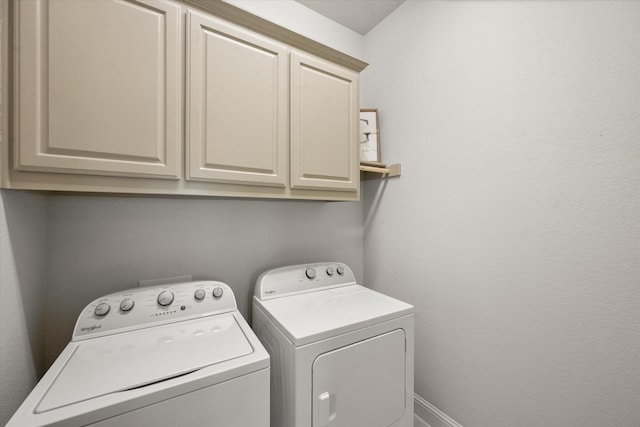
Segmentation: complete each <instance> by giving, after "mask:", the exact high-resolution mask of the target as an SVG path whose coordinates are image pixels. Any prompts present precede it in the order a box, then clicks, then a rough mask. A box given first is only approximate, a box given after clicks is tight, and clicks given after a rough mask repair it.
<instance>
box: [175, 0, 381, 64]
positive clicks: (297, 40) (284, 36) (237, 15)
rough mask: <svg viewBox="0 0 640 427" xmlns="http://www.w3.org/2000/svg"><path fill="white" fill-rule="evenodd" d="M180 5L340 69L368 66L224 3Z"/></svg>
mask: <svg viewBox="0 0 640 427" xmlns="http://www.w3.org/2000/svg"><path fill="white" fill-rule="evenodd" d="M180 2H181V3H183V4H186V5H189V6H193V7H196V8H198V9H200V10H203V11H205V12H207V13H209V14H211V15H214V16H217V17H219V18H223V19H225V20H227V21H229V22H233V23H234V24H237V25H240V26H243V27H245V28H248V29H250V30H253V31H256V32H259V33H261V34H263V35H265V36H268V37H270V38H272V39H275V40H278V41H280V42H283V43H286V44H288V45H289V46H292V47H295V48H297V49H301V50H303V51H305V52H308V53H311V54H313V55H316V56H318V57H320V58H323V59H326V60H329V61H332V62H335V63H336V64H339V65H342V66H344V67H347V68H349V69H351V70H354V71H357V72H360V71H362V70H364V69H365V68H366V67H367V66H368V65H369V64H367V63H366V62H364V61H361V60H359V59H357V58H354V57H352V56H350V55H347V54H345V53H343V52H340V51H338V50H336V49H333V48H331V47H329V46H326V45H324V44H322V43H319V42H317V41H315V40H312V39H310V38H308V37H305V36H303V35H300V34H298V33H296V32H294V31H291V30H289V29H287V28H284V27H282V26H280V25H278V24H274V23H273V22H271V21H268V20H266V19H264V18H261V17H259V16H256V15H253V14H252V13H250V12H247V11H246V10H243V9H240V8H239V7H237V6H234V5H232V4H229V3H226V2H224V1H222V0H180Z"/></svg>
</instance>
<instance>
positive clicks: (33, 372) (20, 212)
mask: <svg viewBox="0 0 640 427" xmlns="http://www.w3.org/2000/svg"><path fill="white" fill-rule="evenodd" d="M46 212H47V209H46V196H43V195H40V194H33V193H31V194H30V193H24V192H16V191H7V190H0V425H5V424H6V422H7V421H8V420H9V418H10V417H11V415H13V412H14V411H15V410H16V409H17V408H18V406H19V405H20V403H22V400H24V398H25V397H26V396H27V394H29V392H30V391H31V389H32V388H33V386H34V385H35V384H36V382H37V381H38V379H39V378H40V376H41V375H42V374H43V373H44V366H45V359H44V339H43V338H44V335H43V333H44V324H43V315H42V307H43V305H44V303H45V302H44V291H45V280H44V277H45V268H46V260H47V252H46V242H47V227H46Z"/></svg>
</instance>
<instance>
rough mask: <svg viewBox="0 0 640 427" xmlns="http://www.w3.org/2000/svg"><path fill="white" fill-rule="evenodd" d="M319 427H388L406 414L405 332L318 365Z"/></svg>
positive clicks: (339, 351)
mask: <svg viewBox="0 0 640 427" xmlns="http://www.w3.org/2000/svg"><path fill="white" fill-rule="evenodd" d="M312 369H313V427H325V426H331V427H353V426H368V427H388V426H390V425H393V424H394V423H395V422H396V421H398V420H399V419H400V418H402V415H403V414H404V412H405V390H406V383H405V381H406V350H405V332H404V330H402V329H396V330H394V331H391V332H387V333H385V334H382V335H378V336H375V337H373V338H369V339H367V340H364V341H360V342H357V343H355V344H352V345H349V346H346V347H342V348H339V349H336V350H333V351H330V352H327V353H323V354H321V355H320V356H318V357H317V358H316V360H315V361H314V362H313V368H312Z"/></svg>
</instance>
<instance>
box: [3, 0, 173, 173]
mask: <svg viewBox="0 0 640 427" xmlns="http://www.w3.org/2000/svg"><path fill="white" fill-rule="evenodd" d="M15 4H16V14H17V16H16V22H17V25H16V36H17V38H18V46H19V47H20V49H19V50H18V51H17V58H16V73H15V76H16V84H17V92H16V93H15V98H16V101H17V108H16V111H17V117H16V126H15V128H14V129H15V131H16V134H15V137H16V138H15V140H16V141H17V146H16V147H15V149H14V167H15V168H16V169H18V170H27V171H37V172H62V173H72V174H91V175H108V176H135V177H150V178H169V179H177V178H178V177H179V176H180V154H181V146H182V144H181V141H182V125H181V123H182V120H181V117H182V108H181V86H182V75H181V65H180V63H181V61H182V56H181V44H182V42H181V40H182V36H181V31H182V29H181V20H180V6H179V5H176V4H172V3H168V2H163V1H147V0H136V1H133V0H121V1H115V0H102V1H86V0H48V1H44V0H37V1H20V2H16V3H15Z"/></svg>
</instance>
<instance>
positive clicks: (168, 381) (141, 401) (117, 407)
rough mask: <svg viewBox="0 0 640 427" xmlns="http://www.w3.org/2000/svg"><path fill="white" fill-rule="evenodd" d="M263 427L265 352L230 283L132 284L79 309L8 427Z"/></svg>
mask: <svg viewBox="0 0 640 427" xmlns="http://www.w3.org/2000/svg"><path fill="white" fill-rule="evenodd" d="M48 425H56V426H58V425H63V426H86V425H90V426H100V427H116V426H118V427H133V426H136V427H141V426H149V427H151V426H153V427H158V426H161V427H162V426H166V427H169V426H170V427H175V426H190V427H196V426H216V427H221V426H226V427H239V426H243V427H249V426H251V427H268V426H269V355H268V354H267V352H266V350H265V349H264V347H263V346H262V345H261V344H260V342H259V341H258V339H257V338H256V336H255V334H254V333H253V332H252V331H251V329H250V328H249V325H248V324H247V322H246V321H245V320H244V318H243V317H242V315H241V314H240V313H239V312H238V310H237V306H236V300H235V297H234V295H233V292H232V291H231V288H229V286H227V285H226V284H224V283H222V282H216V281H197V282H188V283H178V284H170V285H165V286H160V287H153V288H137V289H132V290H128V291H124V292H118V293H115V294H111V295H107V296H105V297H102V298H98V299H97V300H95V301H93V302H91V303H90V304H89V305H87V306H86V307H85V309H84V310H83V311H82V313H81V314H80V316H79V317H78V321H77V322H76V325H75V329H74V332H73V338H72V340H71V342H70V343H69V344H68V345H67V346H66V348H65V349H64V350H63V352H62V353H61V354H60V356H59V357H58V358H57V360H56V361H55V362H54V363H53V365H52V366H51V368H50V369H49V370H48V371H47V373H46V374H45V375H44V377H43V378H42V380H41V381H40V382H39V383H38V384H37V385H36V387H35V388H34V390H33V392H32V393H31V394H30V395H29V396H28V397H27V399H26V400H25V401H24V403H23V404H22V406H20V408H19V409H18V411H17V412H16V413H15V414H14V416H13V418H11V420H10V421H9V423H8V424H7V427H29V426H48Z"/></svg>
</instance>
